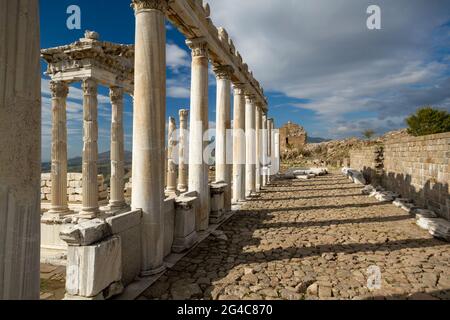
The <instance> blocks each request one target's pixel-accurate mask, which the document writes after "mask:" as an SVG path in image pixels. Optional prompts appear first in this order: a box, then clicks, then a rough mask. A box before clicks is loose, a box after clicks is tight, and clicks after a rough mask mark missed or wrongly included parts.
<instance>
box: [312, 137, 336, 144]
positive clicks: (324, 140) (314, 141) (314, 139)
mask: <svg viewBox="0 0 450 320" xmlns="http://www.w3.org/2000/svg"><path fill="white" fill-rule="evenodd" d="M329 141H332V140H331V139H324V138H315V137H308V143H322V142H329Z"/></svg>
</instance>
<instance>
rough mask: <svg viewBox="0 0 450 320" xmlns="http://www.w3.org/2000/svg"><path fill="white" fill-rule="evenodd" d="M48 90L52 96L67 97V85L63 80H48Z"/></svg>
mask: <svg viewBox="0 0 450 320" xmlns="http://www.w3.org/2000/svg"><path fill="white" fill-rule="evenodd" d="M50 91H51V93H52V98H67V95H68V94H69V85H68V84H67V82H64V81H50Z"/></svg>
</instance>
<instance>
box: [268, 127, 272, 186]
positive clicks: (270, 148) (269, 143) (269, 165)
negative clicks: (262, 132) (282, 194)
mask: <svg viewBox="0 0 450 320" xmlns="http://www.w3.org/2000/svg"><path fill="white" fill-rule="evenodd" d="M272 132H273V119H267V161H268V183H270V177H271V176H272V149H273V148H272V141H273V138H272Z"/></svg>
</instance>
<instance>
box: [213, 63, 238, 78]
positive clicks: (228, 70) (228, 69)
mask: <svg viewBox="0 0 450 320" xmlns="http://www.w3.org/2000/svg"><path fill="white" fill-rule="evenodd" d="M213 70H214V73H215V74H216V78H217V79H218V80H231V76H232V75H233V73H234V68H233V67H232V66H226V65H225V66H217V67H214V69H213Z"/></svg>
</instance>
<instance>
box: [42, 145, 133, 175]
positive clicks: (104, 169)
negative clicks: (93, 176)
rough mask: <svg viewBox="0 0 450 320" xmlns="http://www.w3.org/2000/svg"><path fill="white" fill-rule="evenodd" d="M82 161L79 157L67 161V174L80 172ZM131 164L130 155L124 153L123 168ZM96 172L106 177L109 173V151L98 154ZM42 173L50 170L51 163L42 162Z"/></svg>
mask: <svg viewBox="0 0 450 320" xmlns="http://www.w3.org/2000/svg"><path fill="white" fill-rule="evenodd" d="M82 161H83V159H82V158H81V157H76V158H72V159H69V160H68V161H67V167H68V172H81V170H82ZM131 162H132V153H131V152H130V151H125V168H126V169H128V168H130V167H131ZM97 165H98V171H99V173H101V174H103V175H105V176H106V177H108V176H109V175H110V172H111V168H110V165H111V158H110V151H107V152H103V153H100V154H99V155H98V162H97ZM41 168H42V172H50V170H51V162H43V163H42V166H41Z"/></svg>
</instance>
